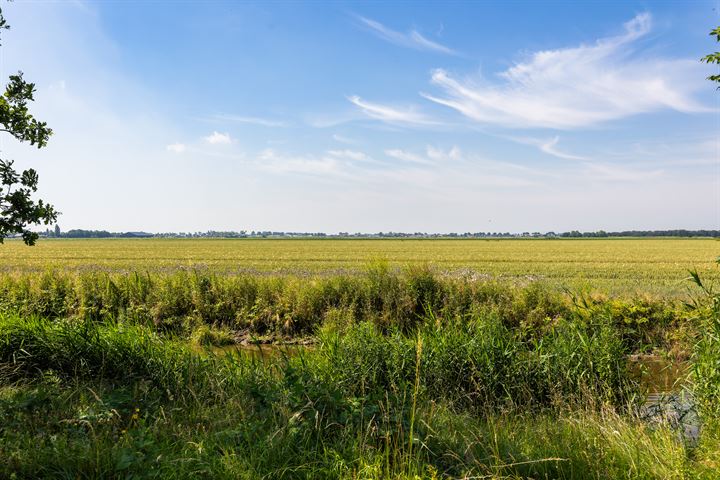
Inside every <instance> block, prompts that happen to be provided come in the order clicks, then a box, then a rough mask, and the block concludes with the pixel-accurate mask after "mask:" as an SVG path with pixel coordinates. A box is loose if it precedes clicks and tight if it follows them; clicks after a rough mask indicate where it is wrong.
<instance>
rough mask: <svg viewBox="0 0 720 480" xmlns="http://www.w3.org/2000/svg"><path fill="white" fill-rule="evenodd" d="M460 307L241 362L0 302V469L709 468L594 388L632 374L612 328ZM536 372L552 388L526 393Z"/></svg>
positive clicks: (500, 471)
mask: <svg viewBox="0 0 720 480" xmlns="http://www.w3.org/2000/svg"><path fill="white" fill-rule="evenodd" d="M470 323H471V325H470V326H468V327H467V328H465V329H463V328H461V327H460V325H453V326H452V327H448V328H445V329H433V328H431V327H430V326H427V327H425V328H424V329H423V330H421V331H419V332H418V333H417V336H404V335H402V334H401V333H400V332H394V333H392V334H390V335H383V334H381V332H380V331H379V330H378V329H377V327H375V326H374V325H372V324H368V323H365V324H361V325H358V326H356V327H353V328H352V329H351V330H350V331H348V332H346V333H345V334H343V335H336V334H334V333H327V334H326V335H325V336H324V337H323V343H322V344H321V346H319V347H318V348H316V349H311V350H308V351H306V352H305V353H300V354H299V355H297V356H295V357H282V356H280V357H274V358H269V359H266V361H265V362H259V361H257V360H256V359H254V358H252V357H250V356H246V355H243V354H241V353H237V354H232V355H228V356H225V357H215V356H207V355H205V356H200V355H198V354H194V353H192V352H191V351H190V350H188V349H187V348H185V347H182V346H181V345H177V344H175V343H173V342H169V341H167V340H162V339H161V338H159V337H157V336H156V335H154V334H153V333H152V332H150V331H148V329H146V328H142V327H128V326H123V325H116V324H105V325H103V324H99V323H86V322H58V321H55V322H50V321H46V320H39V319H22V318H18V317H14V316H5V317H1V318H0V422H1V423H0V425H1V426H0V471H2V472H4V473H5V474H7V475H15V476H16V477H17V478H50V477H52V478H57V477H62V478H77V477H80V478H198V477H204V478H228V479H229V478H308V479H309V478H328V479H329V478H348V479H349V478H377V479H380V478H383V479H385V478H397V479H401V478H402V479H405V478H432V479H439V478H473V477H486V478H568V479H573V478H578V479H584V478H650V479H653V478H657V479H666V478H702V476H703V475H704V476H705V478H713V476H715V477H716V476H717V474H718V473H719V472H718V467H717V464H713V463H712V460H713V458H716V452H715V451H714V450H713V445H717V443H713V442H715V440H713V439H714V438H715V437H714V436H712V435H710V434H708V435H709V436H707V437H703V438H702V439H701V442H700V446H699V449H698V450H696V451H695V452H692V453H691V452H689V451H688V450H686V448H685V445H684V444H683V442H682V440H681V439H680V438H679V437H678V436H677V435H676V432H674V431H672V430H671V429H670V428H669V427H668V426H667V425H664V424H660V425H656V426H654V427H650V426H648V425H646V424H643V423H641V422H640V421H638V420H636V419H634V418H633V417H632V416H628V415H620V414H618V413H617V411H616V410H615V409H614V408H613V406H612V405H613V402H615V401H619V402H620V403H619V404H617V406H622V400H621V399H617V400H612V399H610V398H606V400H602V399H599V400H597V402H596V401H595V399H597V398H598V397H597V393H598V392H602V391H604V389H606V388H615V387H616V386H617V384H616V383H615V382H616V380H613V378H616V379H618V380H619V381H620V382H621V383H625V382H628V383H627V384H628V385H632V381H631V380H630V379H629V377H628V376H627V372H626V371H624V370H623V369H622V368H617V367H618V365H619V364H621V363H622V355H620V357H615V358H613V356H614V355H615V354H617V353H619V354H621V353H622V352H621V351H618V350H617V349H618V348H620V345H621V343H620V342H619V341H618V340H617V338H616V337H614V336H613V335H612V334H611V333H609V332H606V331H603V330H602V327H600V328H596V327H594V326H589V327H587V328H586V327H572V326H560V327H559V328H558V329H557V331H554V332H549V333H548V334H547V335H546V336H544V337H542V338H541V339H540V340H541V341H540V343H538V344H537V345H531V344H530V343H528V342H527V341H525V340H522V339H521V338H518V337H515V336H514V335H512V333H511V332H510V331H509V330H507V328H506V327H505V326H504V325H503V323H502V322H499V321H498V320H497V319H493V318H491V317H487V318H485V317H482V318H481V317H479V318H476V319H474V320H473V321H472V322H470ZM494 338H497V340H493V339H494ZM535 350H539V352H538V353H537V354H534V351H535ZM451 359H452V361H449V360H451ZM522 370H525V371H526V373H523V372H522ZM561 371H562V372H564V373H563V375H562V376H559V377H558V376H557V374H558V372H561ZM613 371H614V372H616V373H608V372H613ZM608 375H609V376H608ZM613 375H617V376H616V377H613ZM472 379H474V381H473V380H472ZM502 384H505V385H506V388H502V387H501V385H502ZM543 385H544V387H543ZM593 385H594V386H595V387H593ZM539 386H540V387H541V388H539V389H538V387H539ZM588 387H591V388H590V389H589V390H588ZM597 387H600V389H599V390H598V389H597ZM547 389H553V390H554V389H557V390H556V394H555V395H551V396H547V395H542V394H538V393H535V392H538V391H539V392H543V391H547ZM518 392H525V393H522V394H520V395H518V394H517V393H518ZM528 395H531V396H532V395H536V396H535V397H534V398H532V397H528ZM606 402H609V403H606ZM714 455H715V457H714Z"/></svg>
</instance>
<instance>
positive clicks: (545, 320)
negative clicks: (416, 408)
mask: <svg viewBox="0 0 720 480" xmlns="http://www.w3.org/2000/svg"><path fill="white" fill-rule="evenodd" d="M0 311H5V312H10V313H12V312H15V313H19V314H21V315H24V316H33V315H37V316H41V317H45V318H60V319H62V318H80V319H85V320H91V321H106V320H111V321H114V320H118V319H120V320H123V321H125V322H129V323H133V324H141V325H152V326H153V328H155V329H156V330H157V331H160V332H165V333H168V334H175V335H180V336H185V337H188V336H191V335H195V336H196V337H197V338H196V340H201V341H200V343H229V340H230V337H232V336H234V337H241V336H244V337H246V339H250V338H251V337H252V336H255V335H265V336H270V337H277V338H288V337H297V336H311V335H315V334H316V333H317V331H318V330H319V329H320V328H322V327H323V326H325V325H335V326H337V327H339V328H341V327H343V326H349V325H354V324H358V323H361V322H368V321H369V322H372V323H374V324H376V325H377V326H379V327H380V328H382V329H394V328H397V329H400V330H404V331H410V330H412V329H413V328H414V327H415V326H416V325H418V324H420V323H422V322H424V321H426V319H427V317H428V316H432V317H433V319H434V321H435V322H438V323H441V324H448V323H463V322H464V321H465V319H467V318H469V317H472V316H477V315H479V314H488V315H494V316H496V317H497V318H499V319H500V321H501V322H502V323H503V324H504V325H506V326H507V327H508V328H510V329H513V330H517V331H521V332H526V333H527V334H528V335H534V334H535V333H537V332H542V331H543V330H544V329H547V328H549V327H551V326H553V325H554V324H555V323H557V322H558V321H561V320H563V319H564V320H573V321H577V322H587V321H589V320H593V319H597V318H601V317H602V318H605V319H608V320H609V321H610V322H613V323H615V324H616V325H617V326H618V329H619V330H621V331H622V332H623V341H624V342H625V343H626V345H628V346H629V347H630V348H632V349H633V351H634V352H643V351H647V350H653V349H665V350H667V349H669V348H670V347H671V346H672V345H674V344H677V343H682V341H683V340H684V339H685V338H686V337H687V333H688V331H690V330H691V329H692V326H693V325H694V323H693V320H692V317H693V316H694V315H695V313H694V312H692V311H691V310H688V309H686V308H685V307H684V305H683V304H682V303H680V302H678V301H673V300H664V299H662V298H656V297H642V296H626V297H606V296H603V295H600V294H596V293H593V292H588V291H580V292H566V291H563V290H561V289H558V288H557V287H554V286H552V285H550V284H548V283H547V282H543V281H533V282H526V283H524V284H520V283H517V282H512V281H496V280H488V279H475V278H468V277H449V276H446V275H443V274H441V273H437V272H436V271H435V270H433V269H432V268H428V267H421V266H411V267H408V268H406V269H403V270H401V271H395V270H393V269H391V268H390V266H389V265H388V264H386V263H383V262H378V263H374V264H371V265H369V266H367V267H366V268H365V271H364V272H363V273H358V274H352V275H351V274H337V275H332V276H319V277H298V276H287V275H286V276H259V275H253V274H239V275H229V276H224V275H214V274H210V273H206V272H202V271H201V272H197V271H195V272H186V271H176V272H171V273H137V272H136V273H129V274H123V273H104V272H89V273H75V272H70V273H61V272H46V273H23V274H18V275H5V276H0ZM199 327H203V328H204V329H205V330H204V331H205V333H204V334H203V335H202V336H203V338H200V336H201V333H202V332H197V333H193V332H194V331H195V330H197V329H198V328H199ZM211 330H212V331H211ZM222 332H224V337H225V338H224V339H222V338H220V337H221V335H220V333H222ZM233 332H234V333H233ZM211 337H214V338H211Z"/></svg>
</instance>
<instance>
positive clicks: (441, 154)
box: [426, 145, 462, 160]
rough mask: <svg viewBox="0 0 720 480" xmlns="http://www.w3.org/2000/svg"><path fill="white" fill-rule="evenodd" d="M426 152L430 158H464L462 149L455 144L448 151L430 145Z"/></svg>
mask: <svg viewBox="0 0 720 480" xmlns="http://www.w3.org/2000/svg"><path fill="white" fill-rule="evenodd" d="M426 152H427V156H428V158H430V159H432V160H460V158H462V151H460V148H459V147H458V146H454V147H452V148H451V149H450V150H448V151H447V152H446V151H445V150H443V149H441V148H435V147H433V146H432V145H428V146H427V148H426Z"/></svg>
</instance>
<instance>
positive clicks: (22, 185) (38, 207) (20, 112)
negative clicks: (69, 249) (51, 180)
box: [0, 9, 58, 245]
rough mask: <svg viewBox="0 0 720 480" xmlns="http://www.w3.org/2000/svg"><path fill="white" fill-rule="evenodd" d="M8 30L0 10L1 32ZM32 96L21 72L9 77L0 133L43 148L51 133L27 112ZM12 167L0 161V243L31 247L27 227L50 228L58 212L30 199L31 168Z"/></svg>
mask: <svg viewBox="0 0 720 480" xmlns="http://www.w3.org/2000/svg"><path fill="white" fill-rule="evenodd" d="M8 28H10V27H9V26H8V25H7V22H6V21H5V17H3V14H2V9H0V30H7V29H8ZM34 94H35V84H34V83H28V82H26V81H25V80H24V79H23V74H22V72H18V73H17V75H10V83H8V84H7V86H6V88H5V92H4V93H3V94H2V95H0V131H1V132H5V133H9V134H10V135H12V136H13V137H15V138H16V139H17V140H19V141H21V142H29V143H30V145H33V146H37V148H42V147H44V146H45V145H46V144H47V141H48V139H49V138H50V135H52V130H51V129H50V128H48V126H47V124H46V123H45V122H39V121H37V120H36V119H35V118H34V117H33V116H32V115H31V114H30V113H29V112H28V106H27V104H28V102H32V101H34V100H35V98H34ZM13 163H14V162H13V160H3V159H0V243H2V242H3V239H4V238H6V237H8V236H10V235H16V234H19V235H22V239H23V241H24V242H25V243H26V244H27V245H34V244H35V240H37V238H38V234H37V233H35V232H33V231H31V230H29V229H28V226H30V225H40V224H44V225H50V224H52V223H54V222H55V221H56V220H57V215H58V212H56V211H55V208H54V207H53V206H52V205H50V204H48V203H45V202H43V201H42V200H37V201H34V200H33V199H32V198H31V197H32V194H33V193H34V192H36V191H37V186H38V174H37V172H36V171H35V170H34V169H32V168H29V169H27V170H24V171H22V172H18V171H16V170H15V169H14V168H13Z"/></svg>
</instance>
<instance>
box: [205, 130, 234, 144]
mask: <svg viewBox="0 0 720 480" xmlns="http://www.w3.org/2000/svg"><path fill="white" fill-rule="evenodd" d="M204 140H205V141H206V142H207V143H209V144H210V145H229V144H231V143H232V138H230V135H229V134H227V133H220V132H213V133H211V134H210V135H208V136H207V137H204Z"/></svg>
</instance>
